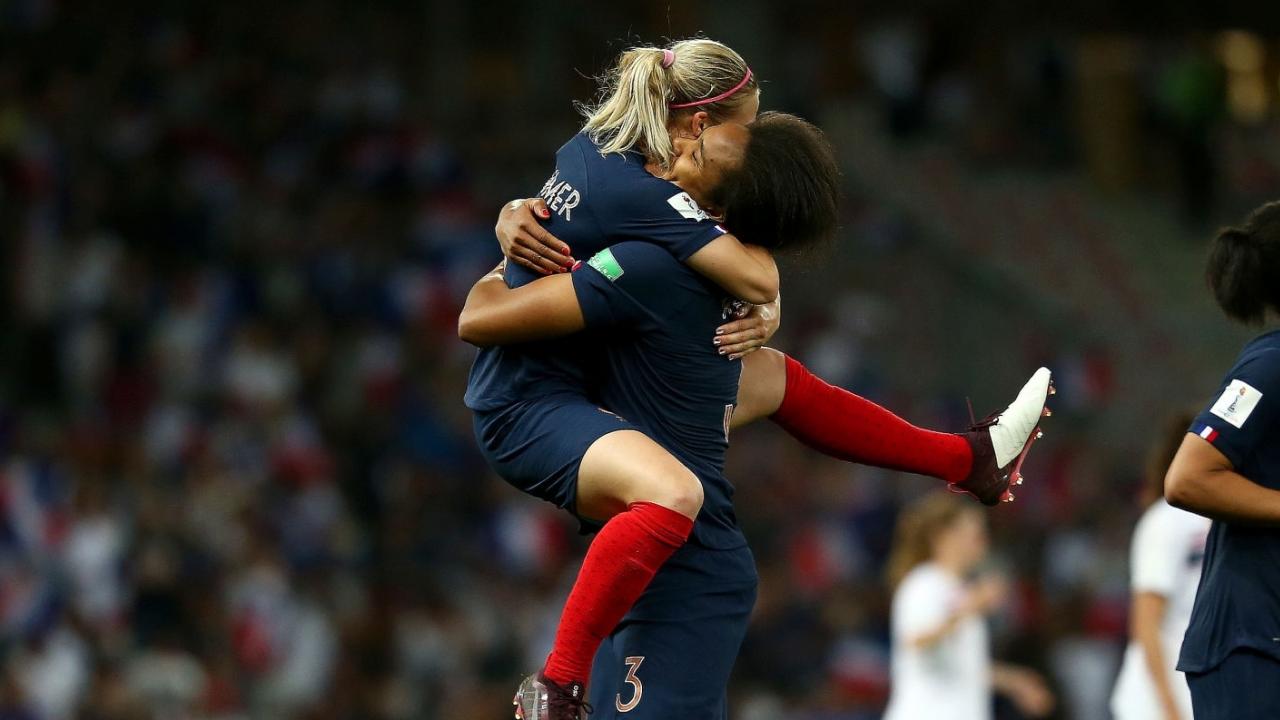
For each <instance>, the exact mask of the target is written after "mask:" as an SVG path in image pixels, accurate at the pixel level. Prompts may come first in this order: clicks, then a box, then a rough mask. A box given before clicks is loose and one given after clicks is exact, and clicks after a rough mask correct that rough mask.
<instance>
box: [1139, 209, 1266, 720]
mask: <svg viewBox="0 0 1280 720" xmlns="http://www.w3.org/2000/svg"><path fill="white" fill-rule="evenodd" d="M1206 274H1207V278H1208V280H1209V284H1210V287H1211V288H1212V289H1213V294H1214V297H1215V298H1216V299H1217V301H1218V304H1219V306H1221V307H1222V310H1223V311H1224V312H1225V313H1226V314H1227V315H1228V316H1229V317H1231V318H1232V319H1235V320H1238V321H1241V322H1245V323H1261V322H1263V321H1266V320H1269V319H1272V320H1273V319H1274V318H1275V317H1276V315H1277V313H1280V203H1276V202H1273V203H1270V204H1268V205H1264V206H1262V207H1261V208H1259V209H1257V210H1255V211H1254V213H1253V214H1252V215H1250V217H1249V219H1248V221H1247V222H1246V223H1245V224H1244V225H1243V226H1242V227H1238V228H1228V229H1226V230H1224V231H1222V232H1221V233H1220V234H1219V235H1218V237H1217V238H1216V239H1215V240H1214V243H1213V248H1212V250H1211V251H1210V254H1209V262H1208V269H1207V273H1206ZM1165 496H1166V498H1167V499H1168V500H1169V503H1170V504H1172V505H1174V506H1175V507H1180V508H1183V509H1185V510H1190V511H1192V512H1195V513H1199V514H1201V515H1204V516H1207V517H1209V518H1212V519H1213V525H1212V527H1211V529H1210V531H1209V542H1208V546H1207V547H1206V549H1205V559H1204V572H1203V575H1202V576H1201V580H1200V587H1199V590H1198V591H1197V593H1196V600H1195V607H1194V609H1193V610H1192V614H1191V625H1190V626H1189V627H1188V628H1187V634H1186V638H1185V639H1184V640H1183V643H1182V653H1181V656H1180V658H1179V660H1178V669H1179V670H1182V671H1183V672H1185V673H1186V674H1187V683H1188V685H1189V686H1190V688H1191V701H1192V706H1193V708H1194V710H1195V716H1196V718H1197V719H1198V720H1205V719H1206V718H1208V719H1210V720H1212V719H1214V718H1224V719H1225V718H1231V720H1252V719H1255V718H1256V719H1257V720H1261V719H1262V718H1277V717H1280V331H1273V332H1268V333H1266V334H1263V335H1260V336H1259V337H1257V338H1255V339H1254V340H1253V341H1251V342H1250V343H1248V344H1247V345H1245V347H1244V350H1243V351H1241V353H1240V357H1239V359H1237V360H1236V363H1235V365H1234V366H1233V367H1232V368H1231V370H1230V371H1229V372H1228V373H1227V375H1226V377H1224V378H1223V381H1222V385H1221V387H1219V389H1218V392H1217V393H1216V394H1215V395H1214V397H1213V400H1212V402H1211V404H1210V405H1209V406H1208V407H1207V408H1205V410H1204V411H1203V412H1202V413H1200V415H1199V416H1197V417H1196V420H1195V423H1194V424H1193V425H1192V426H1191V431H1190V433H1189V434H1188V435H1187V436H1186V437H1185V438H1184V439H1183V443H1182V447H1181V448H1179V450H1178V454H1177V456H1175V458H1174V461H1173V465H1172V466H1171V467H1170V469H1169V474H1168V477H1167V478H1166V482H1165Z"/></svg>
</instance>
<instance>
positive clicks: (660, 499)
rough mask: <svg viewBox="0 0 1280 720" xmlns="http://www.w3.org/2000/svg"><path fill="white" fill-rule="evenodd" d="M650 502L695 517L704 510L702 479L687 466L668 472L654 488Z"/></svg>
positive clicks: (688, 516)
mask: <svg viewBox="0 0 1280 720" xmlns="http://www.w3.org/2000/svg"><path fill="white" fill-rule="evenodd" d="M654 491H655V492H654V497H652V498H648V500H649V502H652V503H655V504H658V505H661V506H663V507H665V508H667V509H668V510H674V511H676V512H678V513H680V514H681V515H684V516H685V517H687V518H690V519H692V518H695V517H697V516H698V511H700V510H702V500H703V494H702V481H701V480H699V479H698V476H697V475H694V474H693V473H692V472H690V471H689V470H688V469H687V468H684V467H681V468H680V469H679V471H678V472H671V473H668V474H666V475H665V476H664V477H663V478H662V481H661V482H659V483H657V484H656V487H655V488H654Z"/></svg>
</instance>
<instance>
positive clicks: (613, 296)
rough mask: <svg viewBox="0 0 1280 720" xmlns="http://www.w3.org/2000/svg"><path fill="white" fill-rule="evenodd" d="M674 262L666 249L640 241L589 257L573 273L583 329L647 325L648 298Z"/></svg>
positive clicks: (658, 288)
mask: <svg viewBox="0 0 1280 720" xmlns="http://www.w3.org/2000/svg"><path fill="white" fill-rule="evenodd" d="M674 263H675V260H674V259H673V258H672V256H671V254H670V253H668V252H667V251H666V250H663V249H662V248H660V247H658V246H656V245H652V244H650V243H644V242H625V243H619V244H617V245H614V246H611V247H608V248H605V249H604V250H601V251H600V252H598V253H596V254H595V255H593V256H592V257H591V259H590V260H588V261H587V262H585V263H583V264H582V265H581V266H580V267H579V268H578V269H577V270H575V271H574V272H573V290H574V292H575V293H576V294H577V296H578V305H579V307H581V309H582V317H583V319H584V320H585V321H586V326H587V328H588V329H601V328H607V327H616V326H623V325H637V324H641V323H645V322H648V321H649V320H650V319H651V318H652V313H651V312H650V311H649V309H648V308H649V306H650V305H651V304H652V302H651V300H652V296H653V295H654V294H655V293H659V292H662V289H663V285H664V281H665V278H668V277H669V276H670V272H669V271H670V268H671V266H672V265H673V264H674Z"/></svg>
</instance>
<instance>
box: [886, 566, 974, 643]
mask: <svg viewBox="0 0 1280 720" xmlns="http://www.w3.org/2000/svg"><path fill="white" fill-rule="evenodd" d="M958 600H959V597H958V596H957V595H956V593H955V588H951V587H947V586H946V584H945V583H942V582H939V578H938V577H936V576H935V575H932V574H931V575H914V576H910V577H907V578H906V579H905V580H903V582H902V585H901V587H899V588H898V592H897V594H896V596H895V597H894V599H893V629H894V633H895V634H896V635H897V636H898V637H899V638H900V639H901V640H905V641H910V640H912V639H914V638H916V637H919V636H921V635H924V634H926V633H929V632H933V631H934V630H937V629H938V628H940V627H942V624H943V623H944V622H946V620H947V617H948V616H950V615H951V613H952V612H953V611H954V610H955V604H956V602H957V601H958Z"/></svg>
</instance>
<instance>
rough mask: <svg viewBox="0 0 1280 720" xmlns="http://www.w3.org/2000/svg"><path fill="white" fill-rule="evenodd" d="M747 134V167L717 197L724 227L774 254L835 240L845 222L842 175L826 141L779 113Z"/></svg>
mask: <svg viewBox="0 0 1280 720" xmlns="http://www.w3.org/2000/svg"><path fill="white" fill-rule="evenodd" d="M747 130H748V131H750V139H749V140H748V141H747V146H746V148H745V149H744V151H743V157H742V165H741V166H739V167H738V168H736V169H735V170H734V171H733V172H731V173H729V174H728V175H727V176H726V177H725V179H724V181H723V182H722V183H721V185H720V188H719V192H718V195H719V197H718V198H717V200H718V204H719V205H720V207H722V208H724V224H725V227H727V228H728V229H729V230H730V231H731V232H733V234H734V235H736V236H737V237H738V239H739V240H741V241H742V242H744V243H750V244H752V245H760V246H763V247H767V248H770V249H773V250H781V249H784V248H788V249H791V248H803V247H808V246H812V245H816V244H821V243H824V242H827V241H830V240H831V239H833V238H834V237H835V233H836V229H837V227H838V225H839V221H840V169H839V166H838V165H837V163H836V157H835V151H834V150H832V148H831V144H830V143H828V142H827V138H826V135H825V134H824V133H823V132H822V130H820V129H818V127H817V126H815V125H813V124H812V123H810V122H807V121H805V120H802V119H800V118H798V117H796V116H794V115H788V114H786V113H780V112H766V113H762V114H761V115H760V116H759V117H758V118H756V120H755V122H753V123H751V124H750V125H747Z"/></svg>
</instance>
